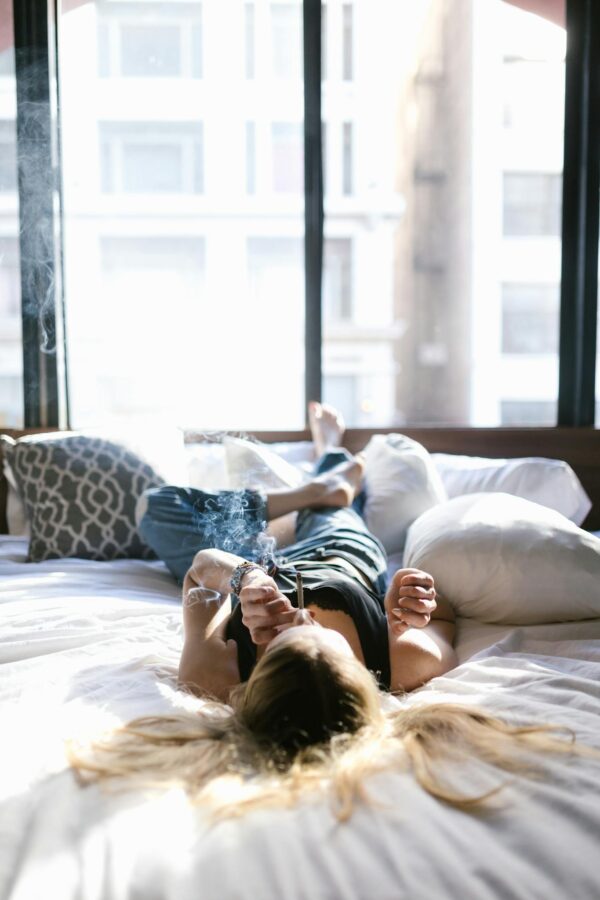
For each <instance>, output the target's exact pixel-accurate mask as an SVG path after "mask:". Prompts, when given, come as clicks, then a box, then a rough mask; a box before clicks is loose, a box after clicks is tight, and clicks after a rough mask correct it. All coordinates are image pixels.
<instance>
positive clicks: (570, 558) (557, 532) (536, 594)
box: [404, 493, 600, 625]
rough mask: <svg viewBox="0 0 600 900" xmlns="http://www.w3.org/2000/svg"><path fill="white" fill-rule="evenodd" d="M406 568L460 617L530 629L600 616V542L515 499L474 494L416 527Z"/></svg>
mask: <svg viewBox="0 0 600 900" xmlns="http://www.w3.org/2000/svg"><path fill="white" fill-rule="evenodd" d="M404 564H405V565H406V566H415V567H416V568H420V569H424V570H425V571H426V572H429V573H430V574H431V575H433V577H434V578H435V582H436V588H437V589H438V590H439V592H440V594H441V595H442V596H443V597H445V598H446V599H447V600H448V601H449V602H450V603H451V605H452V606H453V607H454V609H455V610H456V612H457V613H458V614H459V615H460V616H465V617H467V618H474V619H478V620H479V621H482V622H492V623H501V624H507V625H528V624H533V623H543V622H568V621H573V620H576V619H587V618H592V617H596V616H600V539H599V538H597V537H594V536H593V535H592V534H589V533H588V532H586V531H583V530H582V529H580V528H578V527H577V526H576V525H574V524H573V523H572V522H570V521H569V520H568V519H567V518H566V517H565V516H563V515H561V514H560V513H558V512H556V511H555V510H551V509H548V508H547V507H545V506H541V505H540V504H538V503H532V502H531V501H529V500H523V499H522V498H520V497H514V496H511V495H510V494H503V493H497V494H470V495H468V496H464V497H455V498H454V499H453V500H448V501H447V502H446V503H442V504H440V505H439V506H436V507H435V508H434V509H430V510H428V511H427V512H426V513H424V514H423V515H422V516H420V517H419V518H418V519H417V520H416V522H414V523H413V525H412V526H411V528H410V530H409V533H408V538H407V541H406V552H405V555H404Z"/></svg>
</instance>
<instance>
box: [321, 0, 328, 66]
mask: <svg viewBox="0 0 600 900" xmlns="http://www.w3.org/2000/svg"><path fill="white" fill-rule="evenodd" d="M327 77H328V76H327V6H326V5H325V4H324V3H322V4H321V79H322V80H323V81H325V79H326V78H327Z"/></svg>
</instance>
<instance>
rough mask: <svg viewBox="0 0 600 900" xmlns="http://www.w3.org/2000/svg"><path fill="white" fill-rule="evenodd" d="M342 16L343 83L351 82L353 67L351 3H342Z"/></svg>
mask: <svg viewBox="0 0 600 900" xmlns="http://www.w3.org/2000/svg"><path fill="white" fill-rule="evenodd" d="M342 14H343V24H342V28H343V34H342V77H343V79H344V81H351V80H352V77H353V67H354V48H353V9H352V4H351V3H344V5H343V7H342Z"/></svg>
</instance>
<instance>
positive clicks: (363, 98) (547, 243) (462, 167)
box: [323, 0, 565, 427]
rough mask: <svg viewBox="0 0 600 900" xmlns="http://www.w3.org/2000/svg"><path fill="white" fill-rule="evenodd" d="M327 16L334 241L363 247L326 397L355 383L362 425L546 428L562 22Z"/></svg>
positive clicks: (392, 12) (498, 10)
mask: <svg viewBox="0 0 600 900" xmlns="http://www.w3.org/2000/svg"><path fill="white" fill-rule="evenodd" d="M327 7H328V8H327V15H328V48H327V49H328V61H329V63H331V66H330V70H329V76H330V77H329V78H328V79H327V80H326V81H324V83H323V120H324V123H325V124H326V128H327V143H328V148H327V149H328V153H329V159H330V160H332V161H335V162H336V164H335V165H332V166H331V167H330V169H329V171H328V177H327V185H326V194H325V236H326V240H327V241H329V240H336V239H341V238H342V236H343V238H345V239H347V240H351V241H352V265H351V268H350V272H351V275H350V277H351V280H352V291H351V297H352V307H351V308H352V314H351V318H350V319H348V320H346V321H344V323H343V327H342V323H340V322H339V321H338V323H337V324H336V325H335V327H334V325H333V322H332V321H331V320H330V319H329V318H328V319H327V321H328V325H327V328H326V332H325V338H324V352H323V361H324V363H323V364H324V372H325V376H326V378H325V382H324V384H325V395H324V396H325V399H326V400H331V402H333V395H330V394H328V392H329V391H330V390H332V389H333V388H331V387H329V385H332V384H333V382H331V381H330V380H329V379H330V378H331V377H338V376H339V377H343V376H344V377H349V376H350V375H353V376H354V377H355V379H356V381H355V384H356V393H355V395H354V396H355V407H354V410H353V411H352V413H351V415H349V416H348V417H347V420H348V424H350V425H355V426H365V427H376V426H378V425H383V424H386V425H388V426H402V425H403V424H407V423H410V424H414V425H419V424H423V425H457V426H458V425H474V426H493V425H499V424H501V423H502V422H503V420H504V417H505V415H506V414H507V413H506V407H505V405H506V404H511V403H518V404H520V406H519V409H520V410H521V413H520V414H521V415H524V416H529V417H530V419H529V422H528V424H531V425H535V424H541V423H542V421H543V422H546V421H547V418H548V412H547V411H548V409H553V410H554V415H555V413H556V399H557V392H558V353H557V338H556V335H557V330H556V329H557V310H558V305H557V304H558V301H557V295H556V293H554V292H555V291H556V285H558V284H559V283H560V266H561V243H560V211H561V191H562V186H561V182H562V152H563V123H564V55H565V32H564V29H562V28H560V27H558V26H557V25H553V24H551V23H550V22H548V21H547V20H545V19H542V18H541V17H538V16H535V15H533V14H531V13H526V12H524V11H523V10H521V9H519V8H517V7H515V6H513V5H511V4H508V3H504V2H501V0H466V2H462V0H461V2H458V0H411V2H410V3H409V2H406V3H404V2H403V3H399V2H397V0H384V2H383V3H382V4H379V5H378V15H377V16H374V15H373V14H372V10H371V9H370V8H369V4H362V3H349V2H343V0H342V2H336V3H334V2H333V0H329V2H328V4H327ZM359 63H360V64H359ZM334 71H335V73H336V78H333V77H332V76H333V72H334ZM326 252H327V251H326ZM331 279H332V276H331V272H330V273H329V274H327V273H326V274H325V279H324V285H325V291H326V302H328V303H330V302H331V301H330V300H328V299H327V294H328V292H329V293H330V292H331V289H330V288H329V285H328V280H329V281H331ZM550 285H552V287H551V288H550V287H549V286H550ZM326 310H327V307H326ZM525 330H527V332H528V333H527V334H525Z"/></svg>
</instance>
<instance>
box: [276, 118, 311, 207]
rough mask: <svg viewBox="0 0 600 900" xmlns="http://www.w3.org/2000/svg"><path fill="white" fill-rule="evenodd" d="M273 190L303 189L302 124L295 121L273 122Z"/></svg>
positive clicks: (281, 192)
mask: <svg viewBox="0 0 600 900" xmlns="http://www.w3.org/2000/svg"><path fill="white" fill-rule="evenodd" d="M271 135H272V141H273V190H274V191H275V193H277V194H292V193H293V194H298V193H301V192H302V191H303V189H304V152H303V141H304V136H303V130H302V125H301V124H300V123H296V122H274V123H273V125H272V126H271Z"/></svg>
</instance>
